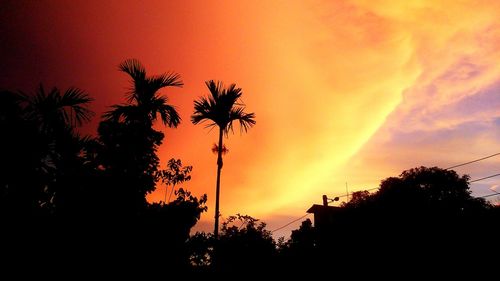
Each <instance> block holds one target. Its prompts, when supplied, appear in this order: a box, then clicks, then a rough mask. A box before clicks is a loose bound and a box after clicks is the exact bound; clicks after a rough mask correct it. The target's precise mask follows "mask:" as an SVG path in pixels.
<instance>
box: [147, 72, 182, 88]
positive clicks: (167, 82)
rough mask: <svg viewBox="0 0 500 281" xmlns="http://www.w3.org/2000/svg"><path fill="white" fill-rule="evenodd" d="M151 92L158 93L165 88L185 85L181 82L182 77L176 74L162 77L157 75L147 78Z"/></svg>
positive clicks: (165, 74)
mask: <svg viewBox="0 0 500 281" xmlns="http://www.w3.org/2000/svg"><path fill="white" fill-rule="evenodd" d="M146 81H147V82H148V86H149V90H150V91H152V92H156V91H158V90H159V89H161V88H164V87H182V86H184V83H183V82H182V80H181V76H180V74H178V73H175V72H168V73H163V74H160V75H155V76H152V77H149V78H147V80H146Z"/></svg>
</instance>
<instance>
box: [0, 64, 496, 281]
mask: <svg viewBox="0 0 500 281" xmlns="http://www.w3.org/2000/svg"><path fill="white" fill-rule="evenodd" d="M119 69H120V71H122V72H124V73H126V74H128V75H129V76H130V77H131V84H132V86H131V90H130V92H129V93H127V94H126V97H125V102H124V103H123V104H119V105H113V106H112V107H111V110H110V111H108V112H106V113H105V114H104V115H103V116H102V118H101V121H100V123H99V127H98V132H97V134H96V136H82V135H80V134H79V133H78V131H77V128H78V127H79V126H81V125H82V124H84V123H86V122H89V121H90V120H91V118H92V117H93V115H94V114H93V113H92V112H91V111H90V110H89V105H90V103H91V102H92V98H91V97H90V96H89V95H87V94H86V93H84V92H83V91H81V90H79V89H76V88H70V89H68V90H66V91H61V90H59V89H57V88H54V89H52V90H46V89H45V88H44V87H42V86H40V87H39V88H38V89H36V91H35V92H34V93H29V94H25V93H21V92H12V91H3V92H1V93H0V129H1V132H2V137H1V138H0V151H1V161H0V165H1V166H0V224H1V225H0V226H1V229H2V237H1V238H2V239H1V240H0V244H1V246H2V251H1V252H2V260H3V261H4V262H3V263H4V268H5V267H8V266H9V264H14V265H18V266H19V265H24V266H26V265H30V266H31V265H39V267H42V268H45V269H49V268H51V269H52V270H55V269H60V268H63V267H64V268H66V269H70V270H71V269H75V270H79V271H82V270H83V271H85V270H94V269H99V268H106V269H108V270H109V269H110V268H112V269H116V270H120V271H123V270H124V269H127V270H131V269H133V268H136V267H140V268H147V270H148V272H156V273H164V274H170V273H177V274H179V273H183V274H185V273H189V272H192V273H200V274H203V273H205V274H206V273H224V272H239V273H241V274H246V275H249V274H252V273H255V274H263V273H264V272H275V273H294V272H297V273H305V272H309V273H315V274H321V273H322V272H324V273H325V274H327V275H328V274H329V272H330V271H334V270H340V269H341V268H344V267H346V266H347V267H349V268H352V266H353V264H356V265H358V266H359V268H368V267H370V266H372V265H377V266H379V267H378V268H379V269H380V268H382V269H384V268H393V267H395V266H397V267H400V268H406V269H409V270H412V271H422V270H425V269H430V268H439V267H440V266H441V264H442V261H444V260H446V261H451V262H453V263H454V267H455V268H457V267H462V266H466V264H468V263H469V262H471V259H473V258H474V257H484V256H485V254H486V253H487V252H488V251H489V250H490V248H489V247H487V246H484V245H485V244H487V243H485V239H488V237H500V236H499V235H498V234H499V233H498V222H499V218H500V211H499V208H498V207H494V206H492V205H491V204H490V203H488V202H487V201H485V200H483V199H480V198H474V197H472V196H471V192H470V189H469V178H468V176H459V175H458V174H457V173H456V172H454V171H452V170H445V169H439V168H426V167H420V168H415V169H411V170H408V171H404V172H403V173H402V174H401V175H400V176H398V177H390V178H387V179H385V180H383V181H382V182H381V184H380V188H379V190H378V191H377V192H374V193H369V192H367V191H362V192H355V193H354V194H353V195H352V196H351V198H350V200H349V201H348V202H346V203H343V204H342V205H341V206H339V207H330V206H318V207H317V211H316V213H315V220H316V221H315V224H314V226H313V223H312V222H311V220H309V219H307V220H305V221H303V222H302V225H301V226H300V228H299V229H297V230H294V231H292V234H291V237H290V238H289V239H288V240H285V239H283V238H280V239H277V240H276V239H274V238H273V236H272V233H271V232H270V231H269V230H267V229H266V224H265V223H263V222H260V221H259V220H257V219H255V218H253V217H250V216H246V215H240V214H238V215H235V216H231V217H229V218H228V219H227V220H226V221H225V222H223V223H222V226H221V227H220V233H216V236H215V237H214V235H213V234H211V233H196V234H194V235H192V236H190V231H191V229H192V227H193V226H194V225H195V224H196V222H197V221H198V220H199V218H200V215H201V213H203V212H205V211H207V207H206V205H205V203H206V200H207V197H206V195H203V196H201V197H195V196H193V195H192V194H191V193H190V192H189V191H187V190H185V189H182V188H181V184H182V183H183V182H186V181H188V180H190V178H191V177H190V172H191V169H192V167H191V166H183V164H182V162H181V160H179V159H172V160H170V161H169V162H168V164H167V169H165V170H161V169H160V160H159V157H158V155H157V150H158V147H159V146H160V145H162V143H163V140H164V134H163V133H162V132H161V131H157V130H155V129H154V128H153V125H154V124H155V122H157V121H159V122H162V123H163V124H164V125H165V126H168V127H172V128H175V127H177V126H178V125H179V123H180V122H181V119H180V117H179V115H178V113H177V111H176V109H175V107H174V106H172V105H170V104H169V103H168V99H167V97H166V96H164V95H161V94H160V93H159V90H161V89H163V88H166V87H181V86H182V85H183V83H182V81H181V79H180V76H179V75H178V74H176V73H166V74H161V75H156V76H150V75H146V70H145V69H144V67H143V66H142V65H141V64H140V63H139V62H138V61H136V60H127V61H125V62H123V63H122V64H120V66H119ZM207 86H208V89H209V91H210V92H211V95H212V96H211V97H209V98H208V99H202V100H200V101H198V102H196V103H195V114H194V115H193V120H192V122H193V123H195V124H196V123H200V122H203V121H204V120H208V121H209V122H211V123H210V124H209V126H218V127H219V129H220V130H219V143H218V145H216V146H215V151H216V152H217V154H218V157H217V158H218V159H217V190H218V189H219V188H220V182H219V179H220V172H221V168H222V154H223V151H224V150H225V147H224V146H223V142H222V136H223V134H226V135H227V133H228V132H229V131H230V130H232V121H239V122H240V124H241V125H242V127H243V129H244V130H246V129H247V128H248V127H251V126H252V125H253V124H255V121H254V119H253V118H254V114H253V113H249V114H247V113H244V111H243V107H233V106H234V105H241V104H240V103H238V100H239V98H240V96H241V89H238V88H235V87H234V85H231V86H230V87H229V88H227V89H224V88H223V87H222V84H220V83H215V82H213V81H210V82H207ZM221 104H222V105H221ZM218 105H220V106H218ZM228 112H229V115H228V114H227V113H228ZM218 114H220V115H221V116H222V117H220V118H219V117H218V116H219V115H218ZM161 184H166V185H168V186H170V187H171V191H170V192H172V193H173V195H172V193H170V194H167V190H166V191H165V194H164V199H163V201H161V202H159V203H149V202H147V201H146V195H147V194H148V193H150V192H152V191H154V190H155V189H156V188H157V187H158V186H159V185H161ZM174 189H176V191H175V192H174ZM172 196H173V198H172ZM217 201H218V198H217ZM217 205H218V203H217ZM216 209H217V210H216V213H215V214H216V217H218V216H219V211H218V207H217V208H216ZM215 226H216V229H218V221H216V225H215ZM486 241H487V242H490V240H489V239H488V240H486ZM494 247H495V246H493V250H492V252H494V251H495V250H496V249H495V248H494ZM496 247H498V246H496ZM471 253H472V255H471ZM332 274H333V273H332ZM351 274H353V276H354V275H356V274H357V272H351Z"/></svg>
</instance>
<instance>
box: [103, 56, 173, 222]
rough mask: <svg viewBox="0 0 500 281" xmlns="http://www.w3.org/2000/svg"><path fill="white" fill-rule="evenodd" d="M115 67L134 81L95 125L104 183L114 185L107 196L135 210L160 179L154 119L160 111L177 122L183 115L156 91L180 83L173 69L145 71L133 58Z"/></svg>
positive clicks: (167, 119) (162, 116)
mask: <svg viewBox="0 0 500 281" xmlns="http://www.w3.org/2000/svg"><path fill="white" fill-rule="evenodd" d="M119 70H120V71H122V72H125V73H127V74H128V75H129V76H130V77H131V78H132V81H131V82H132V87H131V89H130V91H129V92H128V93H127V96H126V97H127V103H126V104H120V105H114V106H112V110H110V111H108V112H106V113H105V114H104V121H102V122H101V123H100V125H99V129H98V131H99V140H100V142H101V144H102V147H101V150H100V152H99V153H98V154H99V161H100V163H101V164H102V166H103V168H104V171H105V172H104V173H105V181H106V182H108V183H109V184H108V187H107V188H108V189H109V186H114V188H111V189H110V190H109V191H108V193H109V195H108V196H109V197H113V198H115V200H114V201H115V202H116V203H117V204H119V205H121V208H126V209H130V210H129V211H132V212H134V213H137V211H139V210H141V209H143V208H144V207H145V206H146V205H147V202H146V199H145V196H146V194H147V193H149V192H151V191H153V190H154V189H155V188H156V181H157V180H158V166H159V158H158V155H157V149H158V146H159V145H161V143H162V141H163V138H164V134H163V133H162V132H160V131H156V130H154V129H153V125H154V122H155V121H156V120H157V119H158V117H159V119H161V121H162V123H163V124H164V125H166V126H168V127H177V126H178V125H179V123H180V121H181V119H180V117H179V114H178V113H177V111H176V109H175V108H174V107H173V106H172V105H169V104H168V99H167V97H165V96H162V95H160V94H159V92H158V91H159V90H160V89H162V88H165V87H181V86H182V85H183V83H182V81H181V80H180V76H179V74H177V73H172V72H170V73H163V74H160V75H154V76H148V75H146V70H145V68H144V66H143V65H142V64H141V63H140V62H139V61H138V60H135V59H129V60H126V61H124V62H123V63H121V64H120V65H119Z"/></svg>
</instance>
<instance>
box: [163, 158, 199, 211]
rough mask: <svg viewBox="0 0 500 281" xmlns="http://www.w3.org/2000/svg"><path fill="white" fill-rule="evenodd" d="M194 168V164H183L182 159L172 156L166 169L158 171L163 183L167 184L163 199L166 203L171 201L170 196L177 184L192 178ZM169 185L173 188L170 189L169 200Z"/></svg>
mask: <svg viewBox="0 0 500 281" xmlns="http://www.w3.org/2000/svg"><path fill="white" fill-rule="evenodd" d="M192 170H193V166H182V162H181V160H180V159H174V158H172V159H170V160H168V163H167V169H166V170H161V171H158V177H159V178H160V179H161V181H162V182H163V183H165V184H166V187H165V197H164V199H163V203H164V204H166V203H168V202H170V197H171V196H172V193H173V192H174V189H175V186H176V185H177V184H179V183H183V182H185V181H189V180H191V175H190V174H191V171H192ZM169 186H172V190H171V191H170V195H169V196H168V201H167V191H168V187H169Z"/></svg>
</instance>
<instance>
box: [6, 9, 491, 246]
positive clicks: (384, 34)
mask: <svg viewBox="0 0 500 281" xmlns="http://www.w3.org/2000/svg"><path fill="white" fill-rule="evenodd" d="M4 3H5V4H4V5H3V7H2V8H1V9H0V21H1V22H2V24H0V34H1V37H2V38H3V43H2V45H1V46H0V59H1V60H2V61H3V63H4V67H3V70H2V73H1V75H0V90H22V91H24V92H26V93H30V92H33V91H34V90H35V88H36V86H37V85H39V84H40V83H42V84H43V85H44V86H45V87H49V88H51V87H54V86H55V87H58V88H59V89H66V88H68V87H70V86H74V87H78V88H80V89H82V90H84V91H85V92H86V93H88V94H89V95H90V96H91V97H92V98H94V102H93V103H92V105H91V109H92V110H93V111H94V112H95V113H96V115H95V116H94V118H93V119H92V122H91V123H90V124H88V125H86V126H84V127H83V128H82V129H81V131H82V132H83V133H88V134H92V135H95V134H96V128H97V124H98V122H99V120H100V117H101V115H102V113H103V112H105V111H106V110H107V109H108V108H109V106H111V105H113V104H119V103H123V102H125V93H126V92H127V88H128V87H129V80H128V77H127V76H126V75H124V74H123V73H121V72H119V71H118V64H119V63H120V62H122V61H123V60H125V59H128V58H137V59H139V60H140V61H141V62H142V63H143V64H144V65H145V67H146V70H147V72H148V74H160V73H164V72H168V71H174V72H177V73H180V75H181V78H182V80H183V81H184V84H185V86H184V87H183V88H179V89H171V88H168V89H166V90H162V91H160V93H162V94H163V95H165V96H167V97H168V98H169V102H170V104H172V105H175V106H176V108H177V109H178V110H179V112H180V115H181V117H182V120H183V122H182V123H181V125H180V126H179V127H178V128H177V129H166V128H165V127H164V126H162V125H161V124H160V123H161V122H157V124H156V125H155V128H156V129H160V128H161V130H162V131H163V132H164V133H165V139H164V141H163V144H162V146H161V147H160V149H159V155H160V160H161V166H162V167H165V164H166V162H167V161H168V160H169V159H170V158H180V159H181V160H182V162H183V164H184V165H192V166H193V172H192V177H193V178H192V180H191V181H190V182H188V183H186V184H182V185H180V186H181V187H185V188H187V189H188V190H190V191H191V192H193V193H194V194H195V195H196V196H199V195H202V194H204V193H207V194H208V203H207V205H208V206H209V209H208V212H205V213H204V214H203V215H202V219H201V220H200V222H198V224H197V226H195V228H194V229H193V230H194V231H196V230H197V229H199V230H202V229H203V230H209V229H210V228H211V227H212V221H213V214H214V197H215V196H214V194H215V185H214V183H215V172H216V168H217V167H216V156H215V155H214V154H213V153H212V152H211V147H212V145H213V143H215V142H216V141H217V134H216V133H215V132H214V131H210V130H206V129H204V128H203V126H198V125H196V126H195V125H193V124H191V122H190V116H191V114H192V112H193V101H194V100H195V99H197V98H198V97H200V96H203V95H207V94H208V91H207V90H206V88H205V87H204V82H205V81H206V80H209V79H216V80H221V81H223V82H225V84H226V85H229V84H231V83H236V85H237V86H238V87H241V88H242V89H243V101H244V103H245V105H246V108H247V109H248V110H249V111H250V112H255V113H256V120H257V124H256V125H255V126H254V127H253V128H251V129H250V130H249V131H248V133H246V134H240V133H238V131H239V128H236V130H235V134H234V135H232V134H230V136H229V138H225V140H224V141H225V144H226V145H227V147H228V149H229V153H228V154H227V155H225V156H224V168H223V169H222V179H221V181H222V184H221V213H222V215H223V217H227V216H229V215H234V214H236V213H241V214H247V215H250V216H253V217H255V218H258V219H260V220H261V221H264V222H266V223H267V224H268V229H269V230H273V229H276V228H278V227H281V226H283V225H285V224H287V223H289V222H290V221H293V220H295V219H297V218H299V217H301V216H302V215H304V214H305V211H306V210H307V209H308V208H309V207H310V206H311V205H313V204H320V203H321V196H322V195H323V194H326V195H328V197H335V196H339V195H344V194H346V187H347V189H348V190H349V192H353V191H358V190H365V189H372V188H376V187H378V185H379V183H380V181H381V180H383V179H385V178H387V177H391V176H397V175H399V174H400V173H401V172H402V171H403V170H407V169H410V168H414V167H418V166H429V167H433V166H438V167H443V168H446V167H451V166H454V165H457V164H461V163H465V162H468V161H471V160H474V159H478V158H481V157H484V156H488V155H492V154H494V153H497V152H500V142H499V141H498V139H500V130H499V129H500V122H499V121H500V98H498V94H497V93H498V91H500V65H499V64H498V63H497V62H498V61H500V48H499V47H498V46H500V45H499V44H498V43H500V32H499V30H500V28H499V27H500V26H499V24H498V23H497V19H498V18H500V3H498V2H496V1H480V2H478V3H476V2H472V1H464V2H461V3H456V2H455V1H449V2H447V1H443V2H438V3H436V2H435V1H414V2H408V3H400V2H396V1H379V2H377V3H374V2H372V1H354V0H353V1H345V2H342V3H338V2H336V3H330V1H315V2H308V3H305V2H300V3H299V2H286V1H283V2H282V1H273V2H266V1H262V2H261V1H258V2H254V1H248V2H246V1H237V2H219V1H214V2H212V1H171V2H167V1H147V2H145V3H140V2H139V1H123V2H120V1H118V2H112V1H110V2H105V3H101V2H100V1H74V2H73V1H72V2H68V1H56V0H53V1H36V2H30V1H5V2H4ZM277 11H279V12H277ZM214 15H216V16H214ZM499 162H500V157H496V158H493V157H492V158H489V159H487V160H484V161H479V162H477V163H474V164H471V165H466V166H462V167H459V168H457V169H456V171H457V172H458V173H459V174H468V175H470V176H471V180H475V179H480V178H483V177H487V176H490V175H493V174H497V173H499V172H500V171H498V170H495V169H496V167H497V166H498V164H499ZM497 184H498V179H496V178H490V179H485V180H483V181H478V182H476V183H472V184H471V190H472V192H473V195H474V196H484V195H488V194H491V193H492V192H496V191H495V190H496V188H497ZM164 192H165V189H164V187H159V188H158V189H157V191H155V192H154V193H152V194H150V195H149V196H148V199H149V200H150V201H151V202H155V201H159V200H161V199H162V198H163V195H164ZM491 199H492V200H497V199H496V197H493V198H491ZM494 202H496V201H494ZM299 224H300V221H297V222H296V223H295V224H291V225H290V226H289V227H287V228H284V229H282V230H281V231H279V232H278V233H277V236H289V234H290V231H291V230H292V229H294V228H297V226H298V225H299Z"/></svg>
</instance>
